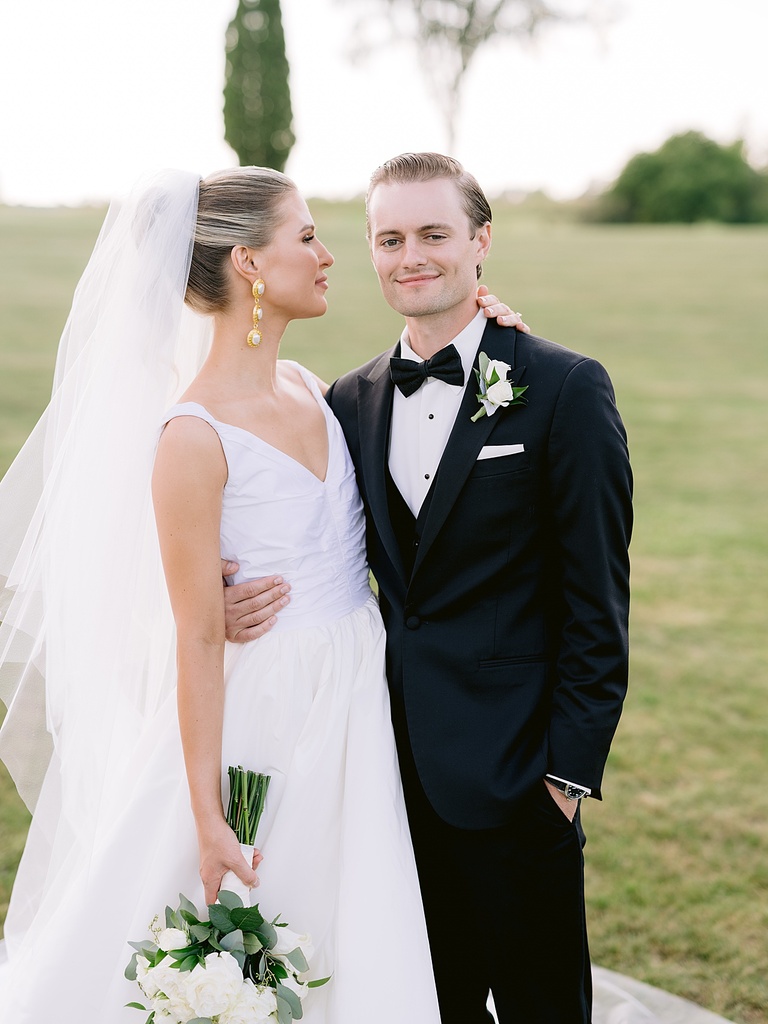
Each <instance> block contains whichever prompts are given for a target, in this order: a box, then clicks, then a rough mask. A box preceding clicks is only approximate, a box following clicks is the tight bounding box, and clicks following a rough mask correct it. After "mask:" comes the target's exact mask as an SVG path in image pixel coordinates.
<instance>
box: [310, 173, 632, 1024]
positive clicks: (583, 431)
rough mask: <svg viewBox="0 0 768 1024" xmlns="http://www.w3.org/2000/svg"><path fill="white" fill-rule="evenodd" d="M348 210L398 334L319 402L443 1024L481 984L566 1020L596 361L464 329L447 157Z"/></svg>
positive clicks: (601, 527) (473, 212)
mask: <svg viewBox="0 0 768 1024" xmlns="http://www.w3.org/2000/svg"><path fill="white" fill-rule="evenodd" d="M366 204H367V216H368V231H369V240H370V246H371V254H372V259H373V264H374V267H375V269H376V272H377V274H378V276H379V282H380V285H381V288H382V292H383V294H384V297H385V298H386V300H387V301H388V302H389V304H390V305H391V306H392V307H393V308H394V309H396V310H397V311H398V312H399V313H401V314H402V315H403V316H404V318H405V327H404V330H403V333H402V335H401V338H400V341H399V342H398V344H397V345H395V347H394V348H393V349H391V350H390V351H388V352H386V353H384V354H382V355H381V356H379V357H377V358H376V359H373V360H371V361H370V362H369V363H367V364H366V365H365V366H363V367H361V368H360V369H358V370H355V371H353V372H351V373H349V374H347V375H346V376H344V377H342V378H341V379H340V380H338V381H336V383H335V384H334V385H332V387H331V389H330V391H329V393H328V401H329V402H330V405H331V407H332V408H333V411H334V412H335V414H336V416H337V417H338V418H339V420H340V421H341V424H342V427H343V429H344V433H345V436H346V439H347V442H348V444H349V448H350V451H351V454H352V458H353V460H354V462H355V466H356V469H357V476H358V482H359V486H360V490H361V493H362V496H363V500H364V502H365V507H366V511H367V528H368V549H369V560H370V565H371V568H372V570H373V573H374V575H375V577H376V580H377V582H378V586H379V594H380V601H381V610H382V614H383V616H384V621H385V624H386V628H387V672H388V677H389V683H390V691H391V699H392V715H393V722H394V726H395V734H396V739H397V744H398V752H399V757H400V764H401V771H402V776H403V786H404V790H405V796H406V804H407V808H408V815H409V822H410V826H411V830H412V835H413V842H414V849H415V853H416V859H417V863H418V868H419V877H420V882H421V886H422V893H423V898H424V905H425V912H426V916H427V924H428V928H429V936H430V945H431V949H432V956H433V962H434V967H435V976H436V981H437V987H438V995H439V999H440V1011H441V1018H442V1022H443V1024H454V1022H455V1024H459V1022H461V1024H485V1022H488V1021H490V1020H491V1018H490V1016H489V1014H488V1012H487V1010H486V1009H485V1005H486V1001H487V997H488V993H489V991H491V992H492V993H493V997H494V1002H495V1005H496V1010H497V1014H498V1017H499V1021H500V1024H587V1022H588V1021H589V1020H590V1014H591V982H590V965H589V954H588V948H587V936H586V929H585V914H584V887H583V857H582V847H583V844H584V836H583V832H582V829H581V824H580V816H579V805H580V801H581V799H583V798H584V797H585V796H589V797H591V798H592V799H595V798H597V799H599V798H600V786H601V780H602V774H603V768H604V765H605V761H606V757H607V755H608V750H609V746H610V743H611V739H612V737H613V734H614V731H615V729H616V725H617V723H618V720H619V715H620V712H621V705H622V700H623V698H624V694H625V690H626V684H627V615H628V576H629V565H628V555H627V547H628V543H629V536H630V529H631V473H630V468H629V462H628V456H627V446H626V438H625V434H624V429H623V426H622V423H621V419H620V417H619V414H618V412H617V409H616V405H615V402H614V396H613V390H612V387H611V383H610V381H609V379H608V376H607V374H606V373H605V371H604V370H603V368H602V367H601V366H600V365H599V364H598V363H596V362H595V361H594V360H592V359H589V358H586V357H585V356H582V355H578V354H577V353H575V352H571V351H569V350H567V349H565V348H561V347H559V346H557V345H554V344H552V343H550V342H548V341H544V340H542V339H540V338H533V337H530V336H528V335H526V334H523V333H521V332H519V331H517V330H509V329H504V328H502V327H499V326H498V325H497V324H496V323H495V321H491V320H486V318H485V316H484V314H483V312H482V311H480V312H479V313H478V311H477V305H476V287H477V278H478V277H479V275H480V269H481V266H482V263H483V261H484V259H485V258H486V256H487V254H488V251H489V249H490V244H491V211H490V208H489V206H488V203H487V200H486V198H485V196H484V195H483V193H482V191H481V189H480V187H479V186H478V184H477V182H476V181H475V179H474V178H473V177H471V175H469V174H467V173H466V172H465V171H464V170H463V168H462V167H461V165H460V164H458V163H457V162H456V161H455V160H452V159H451V158H449V157H444V156H440V155H439V154H433V153H420V154H404V155H402V156H400V157H396V158H394V159H393V160H390V161H388V162H387V163H385V164H384V165H383V166H382V167H380V168H378V170H377V171H376V172H375V173H374V175H373V178H372V180H371V185H370V188H369V191H368V196H367V200H366ZM481 354H483V356H484V357H487V359H488V360H491V361H497V362H496V370H497V373H498V375H499V385H500V386H497V387H496V388H494V390H493V391H490V392H489V393H488V396H487V398H486V399H485V401H484V402H483V403H481V402H480V401H479V400H478V398H477V395H478V392H481V391H482V392H484V391H485V390H486V389H485V388H484V387H483V385H481V384H479V383H478V380H477V377H476V373H475V371H476V370H477V369H478V368H479V367H480V366H481V365H485V364H486V360H485V358H483V360H482V363H481V361H480V355H481ZM510 382H511V385H513V386H514V388H515V389H522V388H524V389H525V390H524V392H523V394H522V395H520V392H519V391H517V390H516V391H515V392H512V391H511V386H510ZM513 395H515V396H517V401H509V399H510V398H511V397H512V396H513ZM521 398H522V399H523V401H521V400H520V399H521ZM478 414H479V415H478ZM394 940H395V941H407V937H405V936H401V937H394Z"/></svg>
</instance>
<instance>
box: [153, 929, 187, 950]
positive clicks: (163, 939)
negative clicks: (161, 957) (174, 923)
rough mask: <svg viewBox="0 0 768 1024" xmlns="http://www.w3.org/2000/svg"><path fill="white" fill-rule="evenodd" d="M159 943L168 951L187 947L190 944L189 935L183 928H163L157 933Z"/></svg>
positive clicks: (161, 947)
mask: <svg viewBox="0 0 768 1024" xmlns="http://www.w3.org/2000/svg"><path fill="white" fill-rule="evenodd" d="M157 944H158V946H159V947H160V949H162V950H163V951H164V952H166V953H168V952H170V950H172V949H185V948H186V947H187V946H188V945H189V936H188V935H187V933H186V932H183V931H182V930H181V928H163V930H162V931H160V932H158V933H157Z"/></svg>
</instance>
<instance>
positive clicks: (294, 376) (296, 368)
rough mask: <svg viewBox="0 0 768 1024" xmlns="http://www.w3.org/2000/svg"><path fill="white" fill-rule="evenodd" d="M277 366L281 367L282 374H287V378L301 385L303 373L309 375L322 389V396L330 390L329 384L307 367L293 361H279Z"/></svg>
mask: <svg viewBox="0 0 768 1024" xmlns="http://www.w3.org/2000/svg"><path fill="white" fill-rule="evenodd" d="M277 364H278V366H279V367H280V369H281V372H283V373H285V375H286V377H287V378H288V379H289V380H291V381H293V382H295V383H300V382H301V381H302V371H303V372H304V373H306V374H309V376H310V377H312V379H313V380H314V381H315V383H316V384H317V386H318V387H319V388H320V391H321V392H322V394H325V393H326V391H327V390H328V383H327V382H326V381H324V380H323V378H322V377H318V375H317V374H316V373H314V372H313V371H312V370H309V369H308V368H307V367H306V366H300V365H299V364H298V363H296V362H294V361H293V360H292V359H278V361H277Z"/></svg>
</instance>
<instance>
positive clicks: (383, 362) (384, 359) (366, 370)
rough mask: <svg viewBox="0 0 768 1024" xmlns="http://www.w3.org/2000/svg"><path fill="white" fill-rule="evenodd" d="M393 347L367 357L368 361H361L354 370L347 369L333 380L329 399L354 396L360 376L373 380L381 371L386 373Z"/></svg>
mask: <svg viewBox="0 0 768 1024" xmlns="http://www.w3.org/2000/svg"><path fill="white" fill-rule="evenodd" d="M392 352H393V349H391V348H390V349H387V350H386V352H380V353H379V354H378V355H377V356H374V357H373V359H369V360H368V362H366V363H363V364H362V366H356V367H355V369H354V370H349V371H348V372H347V373H345V374H342V376H341V377H339V379H338V380H336V381H334V383H333V384H332V385H331V389H330V392H329V397H330V398H331V399H337V398H344V397H350V398H351V397H354V396H356V395H357V389H358V381H359V380H360V378H362V379H364V380H368V381H371V382H374V381H375V380H377V379H378V378H379V376H381V374H382V373H386V372H388V370H389V360H390V357H391V356H392Z"/></svg>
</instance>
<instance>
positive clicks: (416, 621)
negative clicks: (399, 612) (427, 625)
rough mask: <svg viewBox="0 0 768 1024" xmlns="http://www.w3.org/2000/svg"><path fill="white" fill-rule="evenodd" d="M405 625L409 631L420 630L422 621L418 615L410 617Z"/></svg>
mask: <svg viewBox="0 0 768 1024" xmlns="http://www.w3.org/2000/svg"><path fill="white" fill-rule="evenodd" d="M405 624H406V626H407V627H408V629H418V628H419V626H420V625H421V619H420V618H419V616H418V615H409V616H408V618H407V619H406V620H405Z"/></svg>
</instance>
